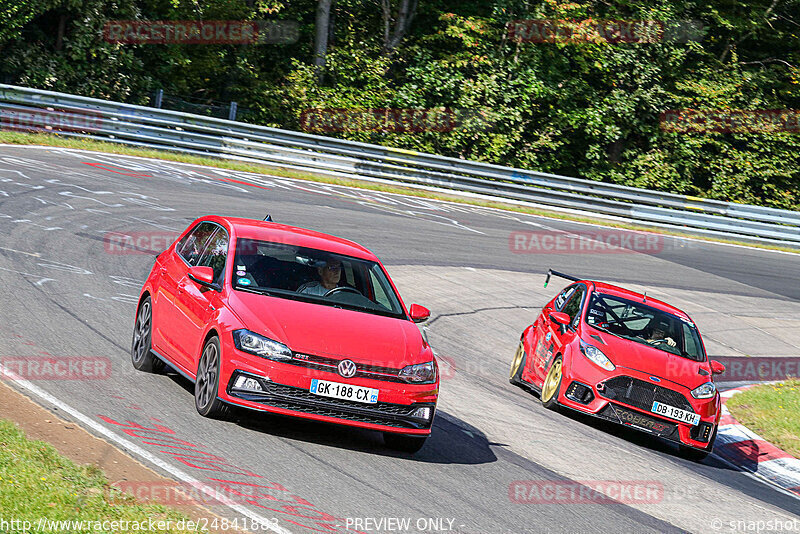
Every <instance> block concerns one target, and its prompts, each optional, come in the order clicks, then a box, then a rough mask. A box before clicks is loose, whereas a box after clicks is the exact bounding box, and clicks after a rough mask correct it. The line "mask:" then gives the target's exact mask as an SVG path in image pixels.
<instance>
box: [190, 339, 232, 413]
mask: <svg viewBox="0 0 800 534" xmlns="http://www.w3.org/2000/svg"><path fill="white" fill-rule="evenodd" d="M221 357H222V351H221V350H220V344H219V338H218V337H216V336H214V337H212V338H211V339H209V340H208V341H207V342H206V344H205V346H204V347H203V354H202V356H200V363H199V364H198V366H197V378H196V380H195V382H194V405H195V407H196V408H197V413H199V414H200V415H202V416H204V417H211V418H219V417H222V416H223V415H225V412H226V411H227V406H226V405H225V403H224V402H222V401H221V400H219V398H217V391H219V370H220V363H221Z"/></svg>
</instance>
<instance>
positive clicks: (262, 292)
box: [236, 286, 274, 297]
mask: <svg viewBox="0 0 800 534" xmlns="http://www.w3.org/2000/svg"><path fill="white" fill-rule="evenodd" d="M236 289H237V290H239V291H245V292H247V293H255V294H256V295H266V296H268V297H272V296H274V295H273V294H272V293H271V292H270V291H268V290H266V289H261V288H258V287H247V286H244V287H242V286H239V287H237V288H236Z"/></svg>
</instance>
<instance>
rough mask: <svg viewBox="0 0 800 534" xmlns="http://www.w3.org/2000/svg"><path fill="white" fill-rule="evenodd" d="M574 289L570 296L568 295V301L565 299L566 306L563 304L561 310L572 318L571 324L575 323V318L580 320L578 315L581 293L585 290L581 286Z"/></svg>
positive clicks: (581, 298)
mask: <svg viewBox="0 0 800 534" xmlns="http://www.w3.org/2000/svg"><path fill="white" fill-rule="evenodd" d="M574 289H575V291H573V292H572V296H571V297H570V299H569V301H567V304H566V306H564V308H563V309H562V310H561V311H562V312H564V313H566V314H567V315H569V316H570V317H571V318H572V324H573V325H574V324H577V322H576V320H580V318H579V317H578V315H579V314H580V311H581V301H582V300H583V294H584V293H585V292H586V290H585V289H584V288H583V287H581V286H577V287H575V288H574Z"/></svg>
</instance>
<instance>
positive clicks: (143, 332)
mask: <svg viewBox="0 0 800 534" xmlns="http://www.w3.org/2000/svg"><path fill="white" fill-rule="evenodd" d="M152 336H153V305H152V302H151V300H150V297H145V299H144V300H143V301H142V303H141V304H140V305H139V311H138V312H137V313H136V324H134V326H133V341H132V342H131V363H133V366H134V367H135V368H136V369H138V370H139V371H145V372H148V373H156V372H158V371H160V370H161V369H163V368H164V362H162V361H161V360H160V359H159V358H158V357H157V356H155V355H154V354H153V351H152V347H153V345H152V343H153V340H152Z"/></svg>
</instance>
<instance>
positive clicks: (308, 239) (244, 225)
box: [192, 215, 379, 261]
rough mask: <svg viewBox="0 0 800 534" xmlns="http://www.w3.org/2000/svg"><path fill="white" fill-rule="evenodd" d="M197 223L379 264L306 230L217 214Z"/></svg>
mask: <svg viewBox="0 0 800 534" xmlns="http://www.w3.org/2000/svg"><path fill="white" fill-rule="evenodd" d="M201 220H203V221H216V222H219V223H221V224H223V225H225V226H227V227H229V228H231V230H232V233H233V235H234V236H235V237H237V238H247V239H258V240H261V241H271V242H275V243H286V244H288V245H294V246H298V247H306V248H312V249H316V250H323V251H325V252H332V253H334V254H341V255H344V256H351V257H355V258H360V259H364V260H371V261H379V260H378V258H377V257H376V256H375V254H373V253H372V252H370V251H369V249H367V248H365V247H362V246H361V245H359V244H358V243H355V242H353V241H350V240H348V239H343V238H341V237H336V236H332V235H329V234H324V233H322V232H317V231H314V230H309V229H307V228H300V227H297V226H289V225H286V224H278V223H274V222H266V221H259V220H256V219H244V218H240V217H222V216H218V215H210V216H207V217H201V218H199V219H198V220H197V221H195V222H198V221H201ZM225 223H227V224H225ZM192 224H194V223H192Z"/></svg>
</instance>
